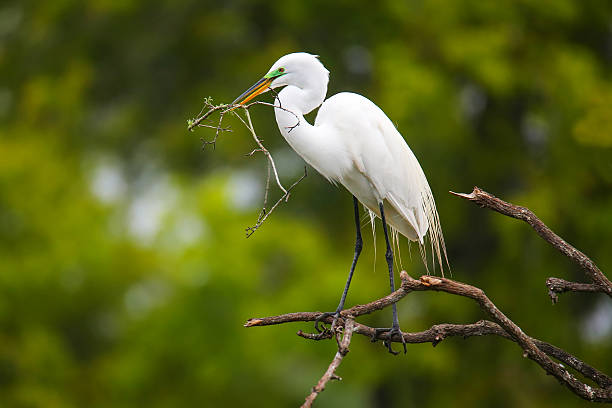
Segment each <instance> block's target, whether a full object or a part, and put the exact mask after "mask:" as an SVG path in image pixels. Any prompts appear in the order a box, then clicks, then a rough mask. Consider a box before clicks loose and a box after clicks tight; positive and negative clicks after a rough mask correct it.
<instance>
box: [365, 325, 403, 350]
mask: <svg viewBox="0 0 612 408" xmlns="http://www.w3.org/2000/svg"><path fill="white" fill-rule="evenodd" d="M383 333H387V336H386V337H387V338H386V339H385V340H383V346H385V347H386V348H387V350H388V351H389V353H391V354H393V355H398V354H399V352H398V351H394V350H393V348H391V344H392V343H393V339H394V338H395V339H397V341H398V342H399V341H401V342H402V345H403V346H404V354H406V352H407V349H406V339H404V336H403V334H402V331H401V330H400V328H399V325H398V326H395V325H394V326H393V327H390V328H389V327H384V328H375V329H374V334H373V335H372V337H371V341H372V343H375V342H376V341H377V340H378V336H379V335H381V334H383Z"/></svg>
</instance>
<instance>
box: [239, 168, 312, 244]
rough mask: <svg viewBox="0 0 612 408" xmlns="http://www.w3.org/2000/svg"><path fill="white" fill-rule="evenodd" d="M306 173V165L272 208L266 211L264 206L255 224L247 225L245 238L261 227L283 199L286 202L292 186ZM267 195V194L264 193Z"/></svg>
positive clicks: (302, 178)
mask: <svg viewBox="0 0 612 408" xmlns="http://www.w3.org/2000/svg"><path fill="white" fill-rule="evenodd" d="M307 175H308V172H307V171H306V167H304V175H303V176H302V177H300V178H299V179H297V180H296V181H295V182H294V183H293V184H292V185H291V186H289V188H288V189H287V191H285V194H283V195H282V196H281V197H280V198H279V199H278V200H277V201H276V202H275V203H274V205H273V206H272V208H270V211H268V212H266V209H265V206H264V208H263V210H262V212H261V213H260V215H259V218H258V219H257V222H256V223H255V225H253V226H252V227H248V228H247V229H246V236H247V238H248V237H250V236H251V235H253V234H254V233H255V231H257V230H258V229H259V227H261V224H263V222H264V221H265V220H266V219H267V218H268V217H269V216H270V214H272V212H273V211H274V210H275V209H276V207H278V205H279V204H280V203H281V202H283V200H284V201H285V202H287V200H289V196H290V195H291V190H293V188H294V187H295V186H297V185H298V184H299V183H300V182H301V181H302V180H304V178H306V176H307ZM266 197H267V194H266Z"/></svg>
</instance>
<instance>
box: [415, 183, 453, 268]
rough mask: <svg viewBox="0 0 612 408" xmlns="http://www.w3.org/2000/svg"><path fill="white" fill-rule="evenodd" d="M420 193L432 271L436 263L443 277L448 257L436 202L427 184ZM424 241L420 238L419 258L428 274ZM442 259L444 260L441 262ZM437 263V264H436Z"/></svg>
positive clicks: (448, 266)
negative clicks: (425, 219) (426, 227)
mask: <svg viewBox="0 0 612 408" xmlns="http://www.w3.org/2000/svg"><path fill="white" fill-rule="evenodd" d="M424 184H425V185H424V186H423V189H422V193H421V205H422V206H423V212H424V213H425V216H426V217H427V224H428V226H429V228H428V229H427V234H426V235H427V236H428V239H429V244H430V245H431V258H432V259H431V263H432V267H433V270H434V272H435V270H436V263H437V264H438V265H439V266H440V272H441V274H442V276H444V269H445V267H444V263H446V268H447V269H448V271H449V273H451V270H450V264H449V262H448V256H447V254H446V244H445V243H444V235H443V234H442V227H441V225H440V217H439V216H438V211H437V209H436V202H435V200H434V197H433V194H432V192H431V189H430V188H429V184H427V182H425V183H424ZM425 241H426V239H425V237H424V236H423V237H420V242H419V250H420V252H421V258H423V263H424V264H425V268H426V269H427V272H428V273H429V267H428V265H427V248H426V243H425ZM442 258H444V261H446V262H443V260H442ZM436 261H437V262H436Z"/></svg>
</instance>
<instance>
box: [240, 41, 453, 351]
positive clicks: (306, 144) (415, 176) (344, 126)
mask: <svg viewBox="0 0 612 408" xmlns="http://www.w3.org/2000/svg"><path fill="white" fill-rule="evenodd" d="M328 81H329V71H328V70H327V69H325V67H324V66H323V64H321V62H320V61H319V60H318V58H317V57H316V56H315V55H311V54H307V53H293V54H288V55H285V56H284V57H281V58H280V59H279V60H278V61H276V62H275V63H274V65H272V67H271V68H270V70H269V72H268V73H267V74H266V75H265V76H264V77H263V78H262V79H261V80H260V81H259V82H257V83H256V84H255V85H253V86H252V87H251V88H249V89H248V90H247V91H246V92H245V93H244V94H242V95H241V96H240V97H238V98H237V99H236V101H234V103H239V104H244V103H246V102H248V101H249V100H251V99H252V98H254V97H255V96H257V95H258V94H260V93H262V92H266V91H267V90H269V89H271V88H272V89H274V88H280V87H282V88H283V89H282V90H281V91H280V92H279V93H278V94H277V97H276V101H275V106H276V108H275V109H274V112H275V115H276V122H277V123H278V127H279V129H280V132H281V134H282V135H283V137H284V138H285V139H286V140H287V142H288V143H289V145H291V147H292V148H293V149H294V150H295V151H296V152H297V153H298V154H299V155H300V156H301V157H302V158H303V159H304V160H305V161H306V162H307V163H308V164H310V165H311V166H312V167H314V168H315V169H316V170H317V171H318V172H319V173H321V174H322V175H323V176H325V177H326V178H327V179H328V180H329V181H331V182H332V183H340V184H342V185H343V186H344V187H345V188H346V189H347V190H348V191H350V192H351V193H352V194H353V196H354V197H355V198H356V199H357V200H359V202H361V203H362V204H363V205H365V206H366V207H367V208H368V209H369V211H370V215H371V216H372V214H376V215H377V216H378V217H381V218H383V221H384V220H385V219H386V221H387V223H388V224H389V225H390V226H391V228H392V229H393V230H395V231H396V232H394V233H392V234H391V237H392V239H394V238H395V237H396V235H397V232H399V233H400V234H402V235H403V236H405V237H406V238H408V239H409V240H411V241H416V242H418V243H419V247H420V249H421V255H422V257H423V261H424V263H425V265H426V266H427V259H426V258H427V257H426V255H425V252H426V251H425V247H424V244H425V238H426V235H427V234H429V239H430V242H431V249H432V259H433V263H434V265H435V260H437V261H438V264H439V265H440V270H441V271H442V272H443V270H444V268H443V262H442V257H444V258H445V259H446V249H445V245H444V238H443V236H442V230H441V228H440V221H439V219H438V213H437V211H436V205H435V202H434V198H433V195H432V193H431V189H430V188H429V184H428V183H427V178H426V177H425V174H424V173H423V170H422V169H421V166H420V165H419V162H418V160H417V159H416V157H415V156H414V154H413V153H412V151H411V150H410V148H409V147H408V145H407V144H406V142H405V140H404V138H403V137H402V135H401V134H400V133H399V132H398V131H397V129H396V128H395V126H394V125H393V123H392V122H391V120H389V118H388V117H387V115H385V113H384V112H383V111H382V110H381V109H380V108H379V107H378V106H376V105H375V104H374V103H373V102H372V101H370V100H369V99H367V98H365V97H363V96H361V95H358V94H354V93H348V92H343V93H339V94H336V95H334V96H332V97H330V98H329V99H327V100H325V95H326V93H327V84H328ZM324 100H325V102H324ZM318 106H320V108H319V112H318V114H317V117H316V120H315V123H314V125H311V124H310V123H308V122H307V121H306V120H305V119H304V115H305V114H307V113H309V112H311V111H312V110H314V109H315V108H317V107H318ZM381 212H384V216H383V214H382V213H381ZM355 217H356V223H357V238H356V244H355V257H354V258H353V263H352V265H351V270H350V273H349V277H348V280H347V283H346V286H345V289H344V292H343V295H342V298H341V299H340V304H339V305H338V308H337V309H336V312H334V313H326V314H323V315H322V316H321V317H320V318H319V319H318V321H319V320H321V319H322V318H323V317H325V316H328V315H333V316H334V324H335V322H336V319H337V318H338V316H339V315H340V311H341V310H342V308H343V307H344V301H345V298H346V294H347V292H348V288H349V286H350V282H351V278H352V276H353V271H354V269H355V265H356V262H357V259H358V257H359V253H360V252H361V245H362V243H361V232H360V227H359V217H358V208H357V202H356V201H355ZM372 225H374V223H373V222H372ZM383 226H384V223H383ZM392 232H393V231H392ZM385 238H386V242H387V252H386V258H387V263H388V267H389V278H390V287H391V290H392V291H393V290H394V287H395V286H394V281H393V251H392V249H391V245H390V243H389V237H388V234H387V230H386V227H385ZM446 263H447V265H448V261H447V262H446ZM315 328H317V330H319V328H318V324H315ZM380 331H382V332H388V338H387V340H386V346H387V348H388V349H389V352H391V353H395V352H394V351H393V350H392V349H391V341H392V340H393V336H394V335H398V337H401V339H400V341H402V342H403V343H404V352H405V351H406V345H405V341H404V338H403V336H399V335H400V333H401V332H400V330H399V322H398V318H397V311H396V306H395V304H393V327H392V328H390V329H380ZM398 337H396V338H398Z"/></svg>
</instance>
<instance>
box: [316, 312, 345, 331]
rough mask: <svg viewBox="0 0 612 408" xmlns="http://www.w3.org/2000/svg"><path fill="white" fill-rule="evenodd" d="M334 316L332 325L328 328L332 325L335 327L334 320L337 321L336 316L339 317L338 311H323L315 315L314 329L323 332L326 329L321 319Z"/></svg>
mask: <svg viewBox="0 0 612 408" xmlns="http://www.w3.org/2000/svg"><path fill="white" fill-rule="evenodd" d="M332 316H333V317H334V320H333V321H332V325H331V328H330V329H332V330H333V329H334V327H336V321H338V318H339V317H340V312H325V313H322V314H321V316H319V317H317V320H315V324H314V327H315V330H316V331H317V332H318V333H323V332H324V331H325V330H327V329H326V328H325V326H324V325H323V322H322V321H321V320H323V319H327V318H328V317H332Z"/></svg>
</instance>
